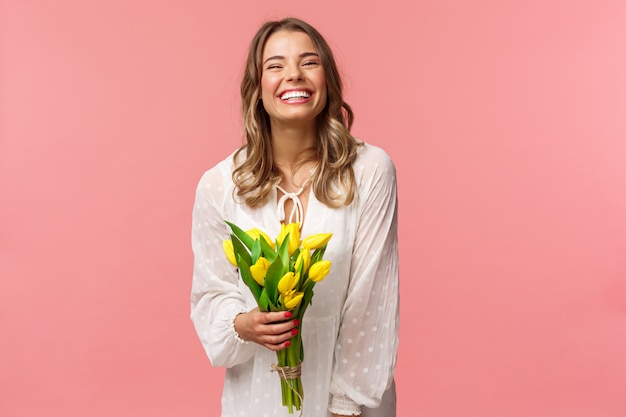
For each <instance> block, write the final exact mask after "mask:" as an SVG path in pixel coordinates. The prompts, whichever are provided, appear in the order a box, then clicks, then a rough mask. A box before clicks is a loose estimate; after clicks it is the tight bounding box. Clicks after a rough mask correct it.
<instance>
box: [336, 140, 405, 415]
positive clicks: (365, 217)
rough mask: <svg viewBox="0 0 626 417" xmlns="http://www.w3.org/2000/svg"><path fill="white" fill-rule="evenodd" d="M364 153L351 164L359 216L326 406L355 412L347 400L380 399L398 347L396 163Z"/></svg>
mask: <svg viewBox="0 0 626 417" xmlns="http://www.w3.org/2000/svg"><path fill="white" fill-rule="evenodd" d="M364 158H365V159H364V161H362V163H360V164H359V167H358V168H357V169H355V175H356V176H357V178H360V181H359V187H360V189H359V201H358V204H359V212H360V217H359V220H358V226H357V231H356V237H355V245H354V249H353V259H352V264H351V271H350V284H349V287H348V294H347V297H346V301H345V304H344V308H343V316H342V322H341V326H340V330H339V336H338V339H337V346H336V348H335V365H334V368H333V374H332V381H331V393H332V394H333V400H332V403H331V407H330V411H331V412H334V413H338V412H339V413H343V414H347V415H350V414H351V413H352V414H359V413H360V409H359V408H358V407H352V406H350V404H349V403H350V402H351V401H352V402H353V403H355V404H357V405H358V404H361V405H364V406H366V407H370V408H375V407H378V406H379V405H380V402H381V399H382V396H383V393H384V392H385V391H386V390H387V389H388V388H389V387H390V386H391V383H392V380H393V374H394V371H395V364H396V353H397V347H398V329H399V318H398V312H399V293H398V289H399V288H398V285H399V276H398V245H397V243H398V239H397V227H398V223H397V194H396V193H397V191H396V176H395V167H394V165H393V163H392V161H391V159H389V157H388V156H387V155H386V154H385V153H384V151H382V150H380V149H378V148H370V149H367V154H366V155H364ZM348 410H350V411H348Z"/></svg>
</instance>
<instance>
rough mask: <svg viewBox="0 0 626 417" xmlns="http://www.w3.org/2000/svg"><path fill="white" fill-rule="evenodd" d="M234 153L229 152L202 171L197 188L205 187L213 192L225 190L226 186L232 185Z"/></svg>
mask: <svg viewBox="0 0 626 417" xmlns="http://www.w3.org/2000/svg"><path fill="white" fill-rule="evenodd" d="M236 152H237V151H233V152H231V153H230V155H228V156H227V157H226V158H224V159H222V160H221V161H219V162H218V163H216V164H215V165H213V166H212V167H211V168H209V169H207V170H206V171H204V173H203V174H202V176H201V177H200V181H199V182H198V187H199V188H200V187H206V188H208V189H213V190H216V189H223V188H227V187H228V185H227V184H228V183H232V172H233V169H234V167H235V159H234V158H235V155H236Z"/></svg>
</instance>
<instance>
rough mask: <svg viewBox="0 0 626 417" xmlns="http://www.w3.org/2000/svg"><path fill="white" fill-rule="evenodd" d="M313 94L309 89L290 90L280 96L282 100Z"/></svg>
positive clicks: (307, 96) (306, 96) (301, 97)
mask: <svg viewBox="0 0 626 417" xmlns="http://www.w3.org/2000/svg"><path fill="white" fill-rule="evenodd" d="M309 97H311V94H310V93H309V92H307V91H288V92H286V93H285V94H283V95H282V96H280V99H281V100H298V99H303V98H309Z"/></svg>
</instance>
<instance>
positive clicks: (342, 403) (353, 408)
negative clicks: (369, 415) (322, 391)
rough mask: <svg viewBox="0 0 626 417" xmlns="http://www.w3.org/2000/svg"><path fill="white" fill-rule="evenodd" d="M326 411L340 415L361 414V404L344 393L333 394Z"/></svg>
mask: <svg viewBox="0 0 626 417" xmlns="http://www.w3.org/2000/svg"><path fill="white" fill-rule="evenodd" d="M328 411H330V412H331V413H334V414H339V415H342V416H353V415H355V416H359V415H361V406H360V405H358V404H357V403H355V402H354V401H352V400H351V399H350V397H347V396H345V395H333V399H332V401H331V403H330V407H328Z"/></svg>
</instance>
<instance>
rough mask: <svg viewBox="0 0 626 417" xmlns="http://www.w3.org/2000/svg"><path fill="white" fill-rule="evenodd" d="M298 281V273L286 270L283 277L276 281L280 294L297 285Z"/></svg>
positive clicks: (291, 289)
mask: <svg viewBox="0 0 626 417" xmlns="http://www.w3.org/2000/svg"><path fill="white" fill-rule="evenodd" d="M299 281H300V274H294V273H293V272H292V271H289V272H287V273H286V274H285V275H283V277H282V278H281V279H280V281H278V291H279V292H280V293H281V294H285V293H288V292H289V291H293V289H294V288H295V287H296V285H298V282H299Z"/></svg>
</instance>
